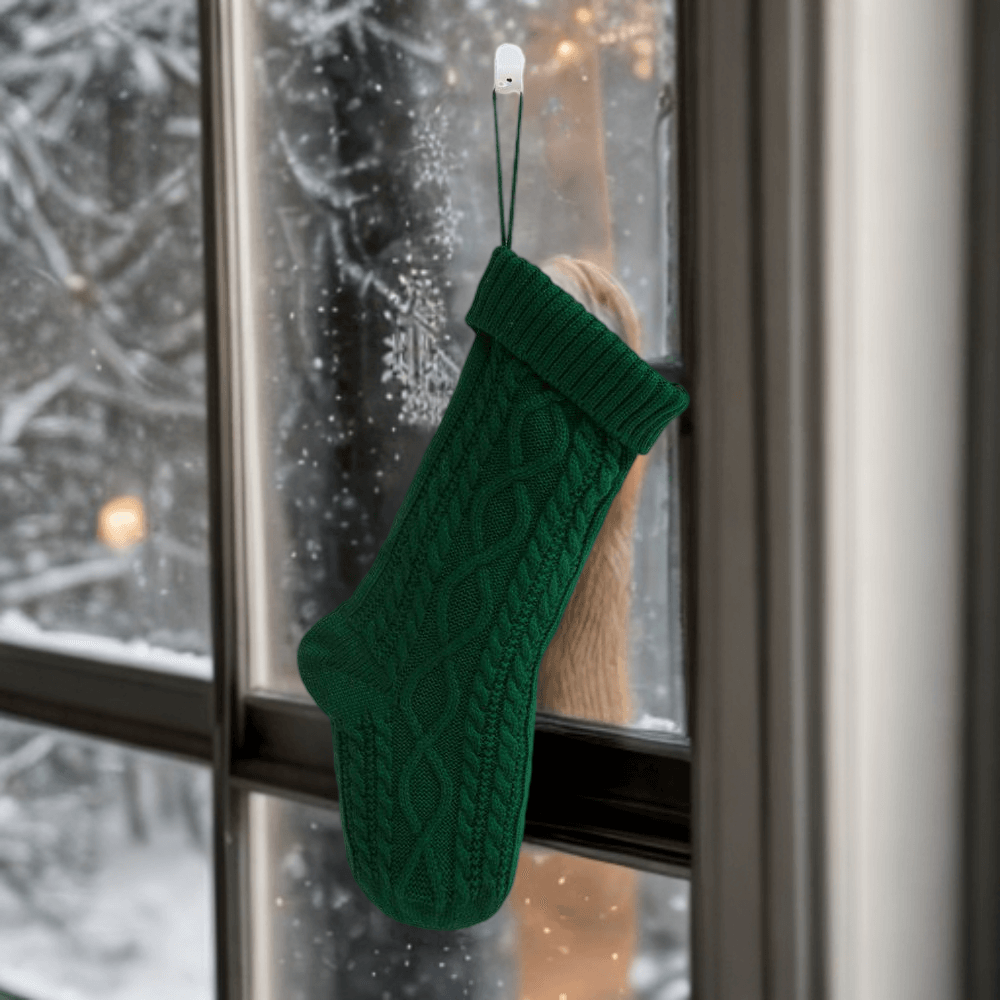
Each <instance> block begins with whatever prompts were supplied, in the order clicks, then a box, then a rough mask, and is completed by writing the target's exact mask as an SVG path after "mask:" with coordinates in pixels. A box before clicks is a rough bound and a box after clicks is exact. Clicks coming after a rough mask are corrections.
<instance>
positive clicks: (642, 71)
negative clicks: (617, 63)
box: [632, 59, 653, 80]
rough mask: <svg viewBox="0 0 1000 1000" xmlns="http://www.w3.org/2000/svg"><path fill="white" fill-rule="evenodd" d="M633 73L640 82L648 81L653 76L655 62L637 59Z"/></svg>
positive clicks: (633, 65) (633, 64)
mask: <svg viewBox="0 0 1000 1000" xmlns="http://www.w3.org/2000/svg"><path fill="white" fill-rule="evenodd" d="M632 72H633V73H635V75H636V76H637V77H639V79H640V80H648V79H649V78H650V77H651V76H652V75H653V62H652V60H651V59H636V61H635V62H634V63H632Z"/></svg>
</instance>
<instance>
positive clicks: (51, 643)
mask: <svg viewBox="0 0 1000 1000" xmlns="http://www.w3.org/2000/svg"><path fill="white" fill-rule="evenodd" d="M0 642H9V643H11V644H12V645H16V646H26V647H30V648H31V649H47V650H52V651H54V652H58V653H71V654H72V655H74V656H85V657H87V658H88V659H92V660H100V661H102V662H104V663H121V664H124V665H126V666H132V667H140V668H143V667H144V668H146V669H147V670H165V671H169V672H170V673H175V674H185V675H187V676H188V677H201V678H203V679H205V680H211V679H212V657H211V656H200V655H198V654H196V653H178V652H175V651H174V650H172V649H164V648H162V647H160V646H151V645H150V644H149V643H148V642H145V641H144V640H142V639H132V640H130V641H128V642H126V641H125V640H123V639H112V638H108V637H106V636H97V635H87V634H86V633H83V632H46V631H45V630H44V629H42V628H41V627H40V626H39V625H38V623H37V622H35V621H33V620H32V619H30V618H29V617H28V616H27V615H25V614H24V613H23V612H21V611H18V610H17V609H16V608H8V609H7V610H5V611H3V612H0Z"/></svg>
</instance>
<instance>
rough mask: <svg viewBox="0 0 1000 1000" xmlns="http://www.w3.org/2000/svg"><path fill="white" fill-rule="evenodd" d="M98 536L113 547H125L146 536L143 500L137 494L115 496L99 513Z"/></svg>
mask: <svg viewBox="0 0 1000 1000" xmlns="http://www.w3.org/2000/svg"><path fill="white" fill-rule="evenodd" d="M97 537H98V539H99V540H100V541H102V542H104V544H105V545H109V546H111V548H113V549H124V548H127V547H128V546H130V545H134V544H135V543H136V542H141V541H142V539H144V538H145V537H146V516H145V510H144V508H143V506H142V501H141V500H140V499H139V498H138V497H135V496H122V497H114V498H113V499H111V500H109V501H108V502H107V503H106V504H104V506H103V507H102V508H101V509H100V511H99V512H98V515H97Z"/></svg>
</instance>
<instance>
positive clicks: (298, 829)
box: [251, 794, 691, 1000]
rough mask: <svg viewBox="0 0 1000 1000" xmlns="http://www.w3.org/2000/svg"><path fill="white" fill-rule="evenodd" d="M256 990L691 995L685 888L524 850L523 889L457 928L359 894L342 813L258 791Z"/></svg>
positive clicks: (626, 997)
mask: <svg viewBox="0 0 1000 1000" xmlns="http://www.w3.org/2000/svg"><path fill="white" fill-rule="evenodd" d="M251 802H252V805H251V818H252V824H251V838H252V840H253V841H254V842H255V844H254V850H255V853H254V856H255V857H257V858H260V859H261V860H262V863H261V864H260V865H258V866H257V867H256V868H255V869H254V871H253V873H252V877H253V880H254V885H253V891H252V898H253V909H252V925H253V933H254V945H253V947H254V950H255V953H256V954H258V955H259V956H260V957H261V960H260V961H259V962H258V963H257V966H256V968H257V969H258V970H260V971H259V972H258V975H261V976H266V977H267V980H266V981H265V982H261V983H258V984H255V985H256V986H257V987H258V988H259V989H260V995H262V996H273V997H281V998H282V1000H313V998H315V997H350V998H351V1000H546V998H552V1000H558V998H560V997H562V998H564V1000H596V998H598V997H616V998H619V1000H687V998H688V997H689V996H690V995H691V988H690V970H689V954H690V924H689V913H688V901H689V883H688V882H687V881H685V880H681V879H673V878H667V877H665V876H661V875H654V874H650V873H647V872H640V871H636V870H634V869H630V868H624V867H620V866H618V865H611V864H605V863H602V862H598V861H593V860H590V859H588V858H581V857H578V856H576V855H570V854H563V853H561V852H559V851H552V850H547V849H542V848H539V847H537V846H535V845H532V844H528V843H526V844H524V846H523V847H522V851H521V857H520V862H519V866H518V871H517V875H516V877H515V880H514V887H513V889H512V890H511V893H510V895H509V896H508V898H507V900H506V901H505V902H504V904H503V906H502V907H501V908H500V910H498V911H497V913H496V914H494V916H492V917H490V918H489V919H488V920H485V921H483V922H482V923H480V924H476V925H474V926H472V927H469V928H466V929H463V930H460V931H428V930H423V929H420V928H417V927H411V926H409V925H407V924H402V923H399V922H398V921H395V920H392V919H391V918H389V917H387V916H386V915H385V914H384V913H382V911H381V910H379V909H378V908H377V907H376V906H374V905H373V904H372V903H371V902H370V901H369V900H368V898H367V897H366V896H365V895H364V893H362V892H361V890H360V889H359V888H358V885H357V883H356V882H355V880H354V876H353V875H352V874H351V871H350V868H349V866H348V864H347V855H346V852H345V848H344V840H343V834H342V832H341V826H340V819H339V814H338V813H337V812H335V811H332V810H325V809H319V808H313V807H308V806H304V805H300V804H298V803H292V802H288V801H284V800H279V799H274V798H269V797H266V796H263V795H256V794H253V795H252V796H251Z"/></svg>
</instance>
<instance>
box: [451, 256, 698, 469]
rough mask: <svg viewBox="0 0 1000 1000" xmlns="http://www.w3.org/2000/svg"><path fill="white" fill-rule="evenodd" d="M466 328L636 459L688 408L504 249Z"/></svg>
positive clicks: (678, 393) (681, 395) (678, 389)
mask: <svg viewBox="0 0 1000 1000" xmlns="http://www.w3.org/2000/svg"><path fill="white" fill-rule="evenodd" d="M465 322H466V323H468V324H469V326H470V327H472V329H473V330H476V331H477V332H479V333H485V334H488V335H489V336H491V337H493V338H494V339H495V340H497V341H498V342H499V343H501V344H503V346H504V347H506V348H507V350H508V351H510V353H511V354H513V355H514V356H515V357H517V358H520V360H521V361H523V362H524V363H525V364H527V365H529V366H530V367H531V369H532V370H533V371H534V372H535V373H536V374H537V375H538V377H539V378H541V379H542V380H543V381H545V382H548V383H549V384H550V385H551V386H553V387H554V388H556V389H558V390H559V391H560V392H561V393H562V394H563V395H564V396H566V397H567V398H568V399H570V400H572V401H573V402H574V403H576V405H577V406H579V407H580V409H581V410H583V411H584V412H585V413H587V414H589V416H591V417H592V418H593V419H594V421H595V422H596V423H597V424H598V425H599V426H600V427H602V428H603V429H604V430H605V431H607V432H608V433H609V434H610V435H612V436H613V437H614V438H616V439H617V440H618V441H620V442H621V443H622V444H624V445H625V446H626V447H628V448H630V449H631V450H632V451H634V452H636V453H638V454H640V455H645V454H648V452H649V450H650V449H651V448H652V447H653V445H654V444H655V443H656V439H657V438H658V437H659V436H660V434H661V433H662V431H663V428H664V427H666V426H667V424H668V423H670V421H671V420H673V418H674V417H676V416H677V415H678V414H679V413H682V412H683V411H684V410H685V409H686V408H687V405H688V402H689V399H688V394H687V392H686V391H685V390H684V388H683V387H682V386H679V385H675V384H674V383H673V382H668V381H667V380H666V379H665V378H663V376H662V375H659V374H658V373H657V372H655V371H653V369H652V368H650V367H649V365H648V364H646V362H645V361H644V360H643V359H642V358H640V357H639V355H638V354H636V353H635V351H633V350H632V348H631V347H629V346H628V344H626V343H625V341H623V340H621V339H620V338H619V337H618V336H617V335H616V334H615V333H614V332H613V331H612V330H609V329H608V328H607V327H606V326H605V325H604V324H603V323H602V322H601V321H600V320H599V319H597V317H596V316H594V315H593V314H592V313H590V312H588V311H587V309H586V308H584V306H583V305H582V304H581V303H580V302H578V301H577V300H576V299H575V298H573V296H572V295H570V294H569V292H566V291H563V289H561V288H560V287H559V286H558V285H556V284H555V283H554V282H553V281H552V279H551V278H549V276H548V275H547V274H545V272H544V271H542V270H540V269H539V268H537V267H536V266H535V265H534V264H532V263H530V262H529V261H527V260H525V259H524V258H523V257H519V256H518V255H517V254H516V253H514V251H513V250H508V249H507V248H506V247H503V246H499V247H497V248H496V249H495V250H494V251H493V256H492V257H491V258H490V262H489V264H488V265H487V267H486V271H485V272H484V273H483V277H482V279H481V280H480V282H479V287H478V288H477V289H476V295H475V298H474V299H473V300H472V306H471V308H470V309H469V311H468V313H467V314H466V316H465Z"/></svg>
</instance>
